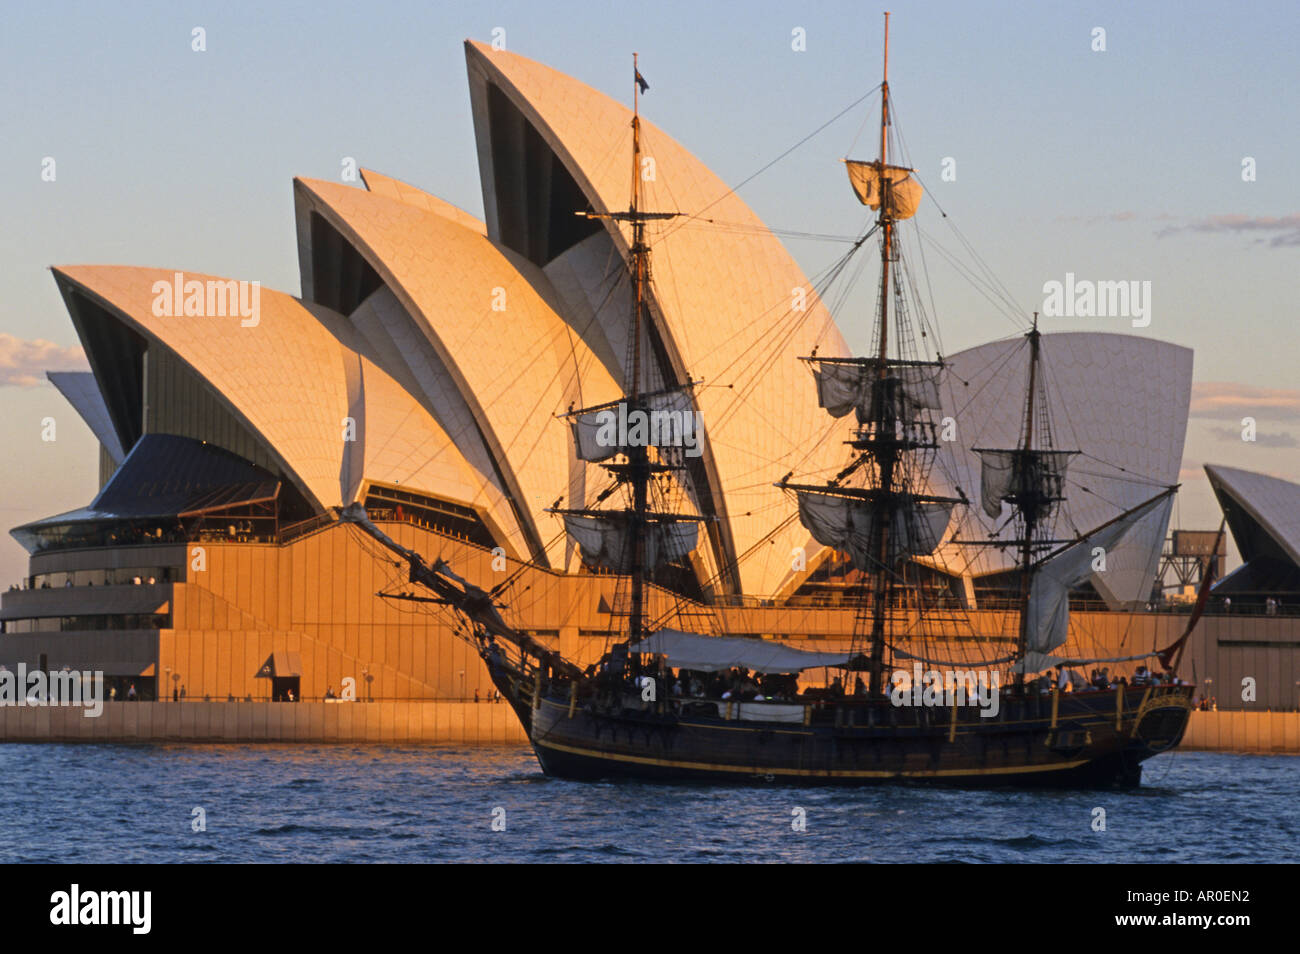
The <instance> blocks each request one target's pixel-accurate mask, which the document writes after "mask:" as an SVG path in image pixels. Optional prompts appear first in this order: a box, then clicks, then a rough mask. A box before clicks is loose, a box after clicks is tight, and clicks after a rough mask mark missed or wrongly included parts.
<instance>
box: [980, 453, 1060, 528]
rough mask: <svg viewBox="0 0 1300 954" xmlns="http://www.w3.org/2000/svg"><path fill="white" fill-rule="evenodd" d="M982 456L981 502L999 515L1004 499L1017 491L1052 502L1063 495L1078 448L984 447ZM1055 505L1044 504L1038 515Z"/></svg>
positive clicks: (991, 513) (991, 512)
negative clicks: (1018, 448) (999, 448)
mask: <svg viewBox="0 0 1300 954" xmlns="http://www.w3.org/2000/svg"><path fill="white" fill-rule="evenodd" d="M975 453H977V454H979V455H980V503H981V505H982V506H983V507H984V512H985V513H986V514H988V515H989V516H990V517H993V518H997V517H998V516H999V515H1000V514H1001V513H1002V501H1003V498H1005V497H1007V496H1009V495H1011V494H1013V493H1014V494H1018V495H1021V496H1022V497H1025V498H1028V497H1030V496H1036V497H1039V498H1041V499H1042V500H1045V501H1048V502H1049V503H1050V502H1053V501H1056V500H1059V499H1060V498H1061V497H1062V496H1063V491H1064V488H1065V471H1066V468H1067V467H1068V466H1069V463H1070V458H1071V457H1073V456H1074V455H1075V454H1076V453H1078V452H1077V451H1052V450H1028V451H1023V450H982V449H980V448H976V449H975ZM1051 509H1052V507H1051V506H1050V505H1049V506H1045V508H1044V511H1043V512H1042V513H1040V514H1038V516H1039V517H1040V518H1041V517H1043V516H1046V515H1047V514H1048V513H1049V512H1050V511H1051Z"/></svg>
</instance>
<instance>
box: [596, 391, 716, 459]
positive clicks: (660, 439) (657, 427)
mask: <svg viewBox="0 0 1300 954" xmlns="http://www.w3.org/2000/svg"><path fill="white" fill-rule="evenodd" d="M572 426H573V444H574V448H575V450H576V451H577V454H578V457H580V458H581V459H582V460H585V461H590V462H591V463H600V462H601V461H604V460H609V459H610V458H611V457H614V456H615V455H617V454H625V453H627V450H628V448H629V447H632V446H641V447H657V448H660V449H664V448H685V449H687V450H688V451H689V450H693V449H695V448H697V447H698V446H699V440H700V436H701V435H700V433H699V428H698V427H697V420H696V416H695V411H694V407H693V406H692V403H691V396H690V394H689V393H688V392H686V391H667V392H663V393H660V394H653V395H649V396H647V397H643V398H642V399H641V400H640V401H639V402H637V404H635V405H631V404H630V403H629V402H627V401H619V402H617V403H615V404H610V405H607V406H606V407H602V408H598V409H596V410H592V411H588V412H586V413H583V414H578V415H575V416H574V418H573V421H572Z"/></svg>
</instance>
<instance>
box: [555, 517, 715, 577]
mask: <svg viewBox="0 0 1300 954" xmlns="http://www.w3.org/2000/svg"><path fill="white" fill-rule="evenodd" d="M564 529H565V530H567V531H568V533H569V537H570V538H571V539H572V540H573V542H574V543H576V544H577V545H578V549H579V550H581V551H582V559H583V561H584V562H586V563H587V564H588V565H589V566H603V567H608V568H609V569H611V570H613V571H614V572H616V573H628V572H630V571H631V569H632V562H633V561H632V557H633V554H632V552H631V550H632V548H631V546H630V541H629V539H628V532H627V530H628V525H627V520H626V519H625V518H624V517H623V515H621V514H619V515H617V516H615V515H606V516H592V515H588V514H580V513H566V514H564ZM699 534H700V525H699V524H698V523H697V522H695V521H693V520H684V521H668V520H651V521H649V522H647V524H646V525H645V566H647V567H655V566H662V565H663V564H665V563H672V562H673V561H674V560H680V559H681V558H682V557H684V556H686V555H687V554H688V553H690V552H691V551H692V550H694V549H695V545H696V542H697V541H698V539H699Z"/></svg>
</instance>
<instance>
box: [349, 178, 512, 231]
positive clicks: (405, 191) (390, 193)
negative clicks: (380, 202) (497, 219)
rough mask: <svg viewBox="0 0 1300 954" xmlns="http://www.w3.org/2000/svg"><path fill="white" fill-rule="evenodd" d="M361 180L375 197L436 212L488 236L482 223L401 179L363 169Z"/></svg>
mask: <svg viewBox="0 0 1300 954" xmlns="http://www.w3.org/2000/svg"><path fill="white" fill-rule="evenodd" d="M361 179H362V181H363V182H364V183H365V184H366V191H367V192H370V193H372V194H373V195H381V196H383V197H384V198H386V199H396V200H397V201H398V202H405V203H407V204H409V205H413V206H415V207H416V208H419V209H424V210H425V211H426V212H434V213H436V214H438V215H441V216H442V217H443V218H447V219H451V220H452V221H453V222H455V223H456V224H457V225H463V226H464V227H465V228H467V229H469V230H470V231H471V232H477V233H479V235H487V226H486V225H484V224H483V223H482V221H480V220H479V219H476V218H474V216H472V215H470V214H469V213H468V212H466V211H465V210H463V209H459V208H457V207H456V206H454V205H452V204H451V203H450V202H446V201H444V200H442V199H439V198H438V197H437V196H436V195H431V194H430V193H428V192H425V191H424V190H423V189H419V188H416V187H415V186H413V185H410V184H408V183H405V182H403V181H401V180H400V179H394V178H392V177H391V176H386V175H384V174H383V173H380V172H375V170H373V169H362V170H361Z"/></svg>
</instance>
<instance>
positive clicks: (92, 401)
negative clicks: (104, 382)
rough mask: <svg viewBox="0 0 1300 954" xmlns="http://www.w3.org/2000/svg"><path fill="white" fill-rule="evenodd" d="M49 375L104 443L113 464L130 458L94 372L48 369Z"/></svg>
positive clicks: (60, 391)
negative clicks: (118, 434)
mask: <svg viewBox="0 0 1300 954" xmlns="http://www.w3.org/2000/svg"><path fill="white" fill-rule="evenodd" d="M45 376H46V377H47V378H49V379H50V383H51V384H53V385H54V386H55V387H56V388H58V389H59V393H60V394H62V395H63V396H64V397H65V398H67V399H68V403H69V404H71V405H72V406H73V407H74V408H75V409H76V411H77V413H78V414H80V415H81V419H82V420H83V421H85V422H86V426H87V427H89V428H90V431H91V433H92V434H94V435H95V437H96V438H97V439H98V440H99V442H100V443H101V444H103V445H104V449H105V450H106V451H108V456H109V457H111V458H112V459H113V463H115V464H120V463H122V461H123V460H125V459H126V452H125V451H123V449H122V441H121V440H120V439H119V438H118V436H117V430H116V429H115V428H114V427H113V421H112V419H111V418H110V417H109V414H108V405H107V404H105V403H104V395H103V394H102V393H101V392H100V390H99V386H98V385H97V384H95V375H94V372H92V371H47V372H46V373H45Z"/></svg>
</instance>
